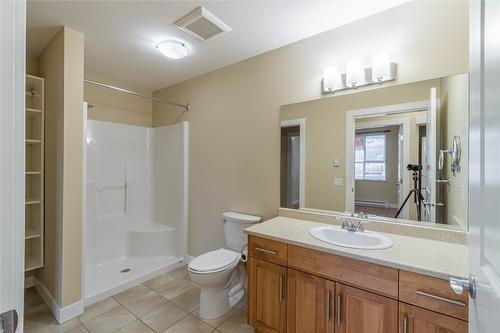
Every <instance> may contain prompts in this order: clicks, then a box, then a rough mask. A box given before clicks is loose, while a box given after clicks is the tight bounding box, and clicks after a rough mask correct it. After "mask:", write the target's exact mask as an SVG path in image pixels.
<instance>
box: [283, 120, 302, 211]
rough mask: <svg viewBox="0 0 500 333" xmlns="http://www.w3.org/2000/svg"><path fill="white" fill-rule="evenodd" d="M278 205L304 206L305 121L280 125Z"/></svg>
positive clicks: (286, 206)
mask: <svg viewBox="0 0 500 333" xmlns="http://www.w3.org/2000/svg"><path fill="white" fill-rule="evenodd" d="M280 156H281V159H280V169H281V173H280V174H281V176H280V177H281V178H280V198H281V199H280V201H281V202H280V204H281V207H284V208H292V209H298V208H303V207H304V205H305V189H304V177H305V160H304V159H305V119H293V120H287V121H283V122H282V123H281V154H280Z"/></svg>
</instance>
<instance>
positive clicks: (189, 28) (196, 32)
mask: <svg viewBox="0 0 500 333" xmlns="http://www.w3.org/2000/svg"><path fill="white" fill-rule="evenodd" d="M175 25H176V26H177V28H179V29H181V30H182V31H184V32H186V33H188V34H190V35H191V36H193V37H195V38H197V39H199V40H200V41H202V42H203V41H206V40H207V39H210V38H212V37H215V36H217V35H220V34H222V33H224V32H228V31H231V28H230V27H229V26H228V25H226V24H225V23H224V22H222V21H221V20H219V19H218V18H217V17H215V15H213V14H212V13H210V12H209V11H208V10H206V9H205V8H203V7H198V8H196V9H195V10H193V11H192V12H191V13H189V14H187V15H186V16H184V17H183V18H181V19H180V20H178V21H177V22H175Z"/></svg>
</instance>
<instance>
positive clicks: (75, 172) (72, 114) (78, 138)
mask: <svg viewBox="0 0 500 333" xmlns="http://www.w3.org/2000/svg"><path fill="white" fill-rule="evenodd" d="M83 43H84V40H83V35H82V34H81V33H79V32H76V31H74V30H71V29H68V28H62V29H61V31H60V32H59V33H58V34H57V35H56V36H55V37H54V39H52V41H51V42H50V43H49V44H48V45H47V46H46V48H45V49H44V50H43V52H42V54H41V55H40V57H39V59H38V70H39V74H40V76H42V77H44V78H45V84H46V107H45V109H46V130H45V131H46V132H45V266H44V268H42V269H40V270H38V271H37V273H36V276H37V278H38V279H39V280H40V281H41V282H42V283H43V284H44V285H45V287H46V288H47V290H48V291H49V292H50V293H51V294H52V296H53V297H54V299H55V300H56V302H57V303H58V304H59V305H60V306H61V307H64V306H67V305H70V304H73V303H75V302H77V301H80V300H81V296H82V292H81V290H82V179H83V171H82V170H83V169H82V168H83V112H82V103H83Z"/></svg>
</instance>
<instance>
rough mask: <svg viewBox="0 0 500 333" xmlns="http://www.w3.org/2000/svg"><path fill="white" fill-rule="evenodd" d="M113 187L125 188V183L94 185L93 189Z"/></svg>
mask: <svg viewBox="0 0 500 333" xmlns="http://www.w3.org/2000/svg"><path fill="white" fill-rule="evenodd" d="M113 187H124V188H127V183H125V184H114V185H96V187H95V189H96V190H97V191H103V190H105V189H108V188H113Z"/></svg>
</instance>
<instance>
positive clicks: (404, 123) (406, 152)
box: [346, 117, 410, 219]
mask: <svg viewBox="0 0 500 333" xmlns="http://www.w3.org/2000/svg"><path fill="white" fill-rule="evenodd" d="M385 126H401V127H402V128H403V145H402V150H403V154H402V156H403V158H402V159H401V166H400V168H403V169H404V168H405V166H406V165H408V163H410V119H408V117H405V118H400V119H387V120H378V121H368V122H364V123H363V125H362V126H356V128H355V129H356V130H357V129H365V128H377V127H385ZM399 140H400V138H399V137H398V141H399ZM351 146H352V147H347V149H351V150H352V151H353V152H354V141H352V142H351ZM398 147H399V144H398ZM398 154H399V151H398ZM351 158H354V154H352V157H351ZM347 161H348V160H347ZM348 162H350V161H348ZM353 163H354V162H353ZM346 165H350V164H347V163H346ZM352 176H353V177H354V174H352ZM401 179H402V183H401V191H402V193H403V194H402V196H403V197H402V198H401V195H398V207H397V208H398V209H399V207H400V205H401V204H402V203H403V200H404V198H405V196H406V195H407V194H408V192H409V191H410V180H409V178H408V177H405V176H403V173H401ZM349 181H351V180H350V179H348V178H346V184H350V183H349ZM354 182H355V180H354ZM347 191H348V189H347V187H346V192H347ZM352 197H353V200H354V201H353V204H352V208H353V210H352V212H354V206H355V201H356V186H354V187H353V191H352ZM346 199H347V198H346ZM346 207H347V201H346ZM408 207H409V206H405V208H404V209H403V210H402V211H401V218H403V219H408V218H409V217H410V210H409V208H408Z"/></svg>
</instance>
